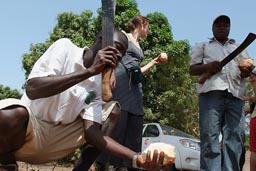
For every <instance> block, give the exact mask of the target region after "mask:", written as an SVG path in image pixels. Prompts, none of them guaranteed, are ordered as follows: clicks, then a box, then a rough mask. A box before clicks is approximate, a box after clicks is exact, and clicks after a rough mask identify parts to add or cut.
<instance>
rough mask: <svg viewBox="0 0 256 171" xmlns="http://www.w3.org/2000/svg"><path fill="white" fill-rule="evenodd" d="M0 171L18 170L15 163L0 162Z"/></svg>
mask: <svg viewBox="0 0 256 171" xmlns="http://www.w3.org/2000/svg"><path fill="white" fill-rule="evenodd" d="M0 171H18V166H17V165H16V164H6V165H3V164H0Z"/></svg>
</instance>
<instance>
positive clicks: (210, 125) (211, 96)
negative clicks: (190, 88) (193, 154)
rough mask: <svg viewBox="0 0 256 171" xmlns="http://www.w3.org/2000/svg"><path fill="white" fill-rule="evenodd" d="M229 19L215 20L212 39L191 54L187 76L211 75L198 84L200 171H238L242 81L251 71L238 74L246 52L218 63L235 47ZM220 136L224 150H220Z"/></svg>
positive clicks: (244, 86)
mask: <svg viewBox="0 0 256 171" xmlns="http://www.w3.org/2000/svg"><path fill="white" fill-rule="evenodd" d="M229 31H230V18H229V17H228V16H226V15H221V16H218V17H217V18H216V19H215V20H214V21H213V24H212V32H213V36H214V37H213V38H211V39H210V40H209V41H208V42H203V43H199V44H198V45H196V46H195V47H194V48H193V49H192V51H191V53H190V74H191V75H198V76H200V75H202V74H203V73H205V72H207V73H210V75H211V76H210V78H208V79H207V80H206V81H205V82H202V83H200V84H198V89H197V90H198V95H199V127H200V139H201V160H200V163H201V171H220V170H225V171H235V170H236V171H238V170H240V165H239V161H240V156H241V154H242V151H243V146H244V144H243V143H244V142H243V139H244V138H243V135H244V113H243V104H244V103H243V95H244V91H245V88H246V81H245V79H244V77H248V76H249V74H250V71H248V72H241V71H240V68H239V66H238V61H239V60H240V59H241V58H248V57H249V56H248V54H247V52H246V51H243V52H242V53H240V54H239V55H237V56H236V57H235V58H234V59H233V60H232V61H230V62H229V63H228V64H226V65H225V66H224V67H222V66H221V63H220V61H221V60H223V59H224V58H225V57H226V56H227V55H228V54H230V53H231V52H232V51H233V50H234V49H236V48H237V47H238V45H237V44H235V41H234V40H233V39H230V38H228V35H229ZM220 132H221V133H222V139H223V146H222V149H221V148H220V146H219V135H220Z"/></svg>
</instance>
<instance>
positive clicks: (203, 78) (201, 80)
mask: <svg viewBox="0 0 256 171" xmlns="http://www.w3.org/2000/svg"><path fill="white" fill-rule="evenodd" d="M255 39H256V34H254V33H249V34H248V35H247V37H246V38H245V40H244V41H243V42H242V44H241V45H240V46H238V47H237V48H236V49H235V50H234V51H233V52H231V53H230V54H229V55H228V56H227V57H225V58H224V59H223V60H222V61H221V62H220V63H221V66H222V67H223V66H225V65H226V64H227V63H229V62H230V61H231V60H232V59H234V58H235V57H236V56H237V55H238V54H239V53H241V52H242V51H243V50H244V49H245V48H247V47H248V46H249V45H250V44H251V43H252V42H253V41H254V40H255ZM213 74H215V73H210V72H205V73H203V74H202V75H201V76H200V77H199V79H198V83H199V84H203V83H204V82H205V81H206V80H207V79H208V78H210V77H211V76H212V75H213Z"/></svg>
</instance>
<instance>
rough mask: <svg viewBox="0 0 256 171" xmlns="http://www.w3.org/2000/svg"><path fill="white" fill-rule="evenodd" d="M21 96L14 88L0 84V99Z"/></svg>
mask: <svg viewBox="0 0 256 171" xmlns="http://www.w3.org/2000/svg"><path fill="white" fill-rule="evenodd" d="M20 97H21V94H20V92H19V91H18V90H16V89H14V90H12V89H11V88H10V87H4V86H3V85H1V84H0V100H2V99H6V98H16V99H19V98H20Z"/></svg>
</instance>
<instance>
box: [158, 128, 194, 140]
mask: <svg viewBox="0 0 256 171" xmlns="http://www.w3.org/2000/svg"><path fill="white" fill-rule="evenodd" d="M160 126H161V128H162V130H163V134H164V135H175V136H179V137H185V138H194V137H193V136H191V135H189V134H187V133H185V132H183V131H181V130H178V129H176V128H172V127H170V126H166V125H160Z"/></svg>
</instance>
